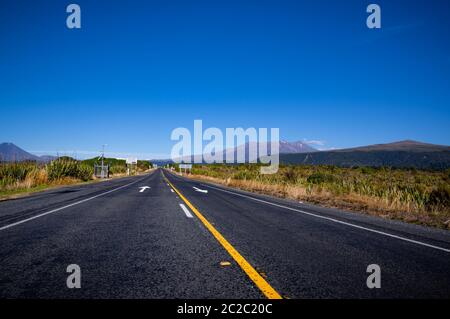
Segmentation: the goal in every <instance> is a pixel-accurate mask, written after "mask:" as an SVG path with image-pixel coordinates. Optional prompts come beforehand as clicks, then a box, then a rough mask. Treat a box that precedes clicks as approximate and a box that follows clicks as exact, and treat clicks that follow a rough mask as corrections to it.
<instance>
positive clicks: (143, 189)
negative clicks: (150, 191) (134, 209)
mask: <svg viewBox="0 0 450 319" xmlns="http://www.w3.org/2000/svg"><path fill="white" fill-rule="evenodd" d="M139 188H140V189H141V190H140V191H139V193H143V192H145V190H146V189H147V188H150V187H149V186H141V187H139Z"/></svg>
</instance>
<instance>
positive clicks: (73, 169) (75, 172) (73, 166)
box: [47, 159, 94, 181]
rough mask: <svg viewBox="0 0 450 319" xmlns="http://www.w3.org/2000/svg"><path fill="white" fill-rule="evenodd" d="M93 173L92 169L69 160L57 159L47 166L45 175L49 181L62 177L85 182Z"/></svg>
mask: <svg viewBox="0 0 450 319" xmlns="http://www.w3.org/2000/svg"><path fill="white" fill-rule="evenodd" d="M93 173H94V170H93V168H92V167H90V166H88V165H84V164H82V163H80V162H78V161H75V160H71V159H58V160H55V161H52V162H51V163H50V164H48V165H47V174H48V179H49V180H50V181H53V180H58V179H61V178H64V177H73V178H78V179H81V180H83V181H87V180H89V179H91V178H92V175H93Z"/></svg>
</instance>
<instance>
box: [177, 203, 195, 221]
mask: <svg viewBox="0 0 450 319" xmlns="http://www.w3.org/2000/svg"><path fill="white" fill-rule="evenodd" d="M180 207H181V209H182V210H183V212H184V213H185V214H186V216H187V217H189V218H193V217H194V216H192V214H191V213H190V212H189V210H188V209H187V208H186V206H184V205H183V204H180Z"/></svg>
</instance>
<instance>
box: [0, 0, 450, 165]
mask: <svg viewBox="0 0 450 319" xmlns="http://www.w3.org/2000/svg"><path fill="white" fill-rule="evenodd" d="M72 2H75V3H78V4H79V5H80V6H81V10H82V29H81V30H69V29H67V27H66V24H65V21H66V17H67V15H68V14H67V13H66V12H65V8H66V6H67V5H68V4H70V3H71V1H62V0H53V1H42V0H34V1H25V0H2V1H1V2H0V110H1V113H0V114H1V121H0V142H14V143H15V144H17V145H18V146H20V147H22V148H24V149H26V150H29V151H57V150H58V151H60V152H63V151H67V150H78V151H79V152H80V154H81V152H82V151H97V150H99V149H100V148H101V144H108V147H107V149H109V150H110V151H112V152H122V153H126V154H128V153H139V154H145V157H163V156H164V155H168V154H170V149H171V147H172V145H173V144H174V142H172V141H170V133H171V131H172V130H173V129H174V128H176V127H180V126H184V127H188V128H191V127H192V126H193V120H194V119H202V120H203V123H204V126H207V127H211V126H214V127H219V128H225V127H239V126H242V127H279V128H280V135H281V137H282V139H285V140H290V141H294V140H302V139H306V140H319V141H323V142H324V145H322V146H321V147H322V148H332V147H336V148H343V147H350V146H357V145H367V144H373V143H382V142H391V141H396V140H402V139H415V140H420V141H424V142H430V143H436V144H446V145H449V144H450V128H449V127H450V126H449V124H450V123H449V120H450V41H449V39H450V1H446V0H442V1H439V0H434V1H397V0H389V1H379V0H373V1H349V0H345V1H337V0H335V1H317V0H310V1H300V0H299V1H279V0H276V1H275V0H273V1H261V0H257V1H247V0H239V1H234V0H224V1H218V0H209V1H190V0H183V1H172V0H159V1H113V0H107V1H106V0H105V1H100V0H95V1H94V0H90V1H85V0H73V1H72ZM369 3H378V4H380V5H381V9H382V29H381V30H369V29H368V28H367V27H366V24H365V21H366V18H367V15H368V14H367V13H366V6H367V5H368V4H369Z"/></svg>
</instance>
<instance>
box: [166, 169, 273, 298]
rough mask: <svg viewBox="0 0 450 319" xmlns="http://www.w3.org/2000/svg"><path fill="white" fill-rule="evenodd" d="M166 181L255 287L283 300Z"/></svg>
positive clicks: (265, 293) (266, 294)
mask: <svg viewBox="0 0 450 319" xmlns="http://www.w3.org/2000/svg"><path fill="white" fill-rule="evenodd" d="M163 176H164V179H165V180H166V181H167V183H168V184H169V185H170V186H171V187H172V188H173V190H174V191H175V192H176V193H177V194H178V195H179V196H180V198H181V199H182V200H183V201H184V202H185V203H186V205H188V206H189V208H190V209H191V210H192V211H193V212H194V214H195V215H196V216H197V217H198V219H200V221H201V222H202V223H203V225H205V227H206V228H207V229H208V230H209V231H210V232H211V234H212V235H213V236H214V237H215V238H216V239H217V241H218V242H219V243H220V244H221V245H222V246H223V248H225V250H226V251H227V252H228V253H229V254H230V255H231V257H232V258H233V259H234V260H235V261H236V262H237V263H238V265H239V266H240V267H241V268H242V270H243V271H244V272H245V273H246V274H247V276H248V277H249V278H250V279H251V280H252V281H253V282H254V283H255V285H256V286H257V287H258V288H259V290H261V292H262V293H263V294H264V295H265V296H266V297H267V298H268V299H282V298H281V296H280V294H279V293H278V292H276V290H275V289H273V288H272V286H271V285H270V284H269V283H268V282H267V281H266V280H265V279H264V278H263V277H262V276H261V275H260V274H259V273H258V272H257V271H256V270H255V268H253V266H252V265H250V264H249V262H248V261H247V260H245V258H244V257H242V255H241V254H240V253H239V252H238V251H237V250H236V249H235V248H234V247H233V246H232V245H231V244H230V243H229V242H228V241H227V240H226V239H225V237H223V236H222V234H221V233H219V231H218V230H217V229H216V228H214V226H213V225H211V223H210V222H209V221H208V220H207V219H206V218H205V217H204V216H203V215H202V214H201V213H200V212H199V211H198V209H197V208H195V206H194V205H192V204H191V202H189V201H188V200H187V198H186V197H184V196H183V194H181V193H180V191H179V190H178V189H177V188H176V187H175V186H173V184H172V183H171V182H170V181H169V180H168V179H167V178H166V176H165V175H164V173H163Z"/></svg>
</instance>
